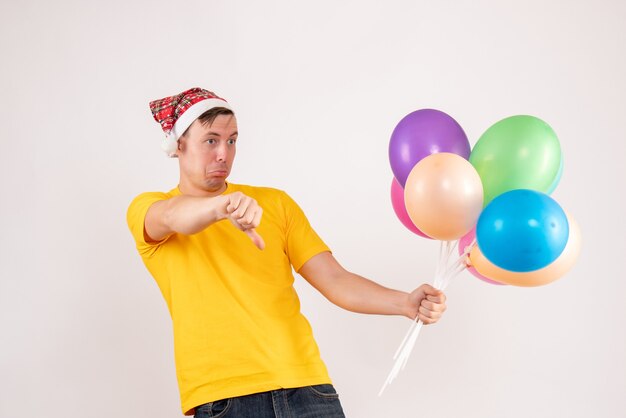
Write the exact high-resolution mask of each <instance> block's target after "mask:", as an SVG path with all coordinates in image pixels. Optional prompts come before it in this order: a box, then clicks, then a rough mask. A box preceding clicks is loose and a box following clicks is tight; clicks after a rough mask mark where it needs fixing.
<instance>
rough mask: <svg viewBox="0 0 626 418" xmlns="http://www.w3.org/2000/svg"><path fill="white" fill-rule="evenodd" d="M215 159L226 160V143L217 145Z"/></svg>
mask: <svg viewBox="0 0 626 418" xmlns="http://www.w3.org/2000/svg"><path fill="white" fill-rule="evenodd" d="M215 157H216V159H217V161H219V162H222V161H226V145H224V144H222V145H220V146H219V147H217V154H216V156H215Z"/></svg>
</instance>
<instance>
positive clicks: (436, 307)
mask: <svg viewBox="0 0 626 418" xmlns="http://www.w3.org/2000/svg"><path fill="white" fill-rule="evenodd" d="M421 306H423V307H424V308H426V309H428V310H429V311H433V312H443V311H445V310H446V305H444V304H442V303H433V302H429V301H427V300H422V304H421Z"/></svg>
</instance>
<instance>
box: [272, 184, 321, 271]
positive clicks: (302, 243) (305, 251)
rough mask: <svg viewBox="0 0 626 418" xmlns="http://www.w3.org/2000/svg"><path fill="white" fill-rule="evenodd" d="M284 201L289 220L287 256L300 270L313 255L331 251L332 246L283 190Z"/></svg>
mask: <svg viewBox="0 0 626 418" xmlns="http://www.w3.org/2000/svg"><path fill="white" fill-rule="evenodd" d="M282 201H283V206H284V209H285V216H286V222H287V229H286V231H287V233H286V235H287V240H286V242H287V257H289V260H290V261H291V264H292V265H293V268H294V270H296V271H299V270H300V268H302V266H303V265H304V263H306V262H307V261H309V259H311V257H313V256H314V255H317V254H319V253H322V252H324V251H330V248H328V246H327V245H326V244H325V243H324V241H322V239H321V238H320V237H319V235H317V233H316V232H315V230H314V229H313V228H312V227H311V224H310V223H309V220H308V219H307V217H306V216H305V215H304V212H303V211H302V209H301V208H300V206H298V204H297V203H296V202H295V201H294V200H293V199H292V198H291V197H290V196H289V195H288V194H287V193H284V192H283V199H282Z"/></svg>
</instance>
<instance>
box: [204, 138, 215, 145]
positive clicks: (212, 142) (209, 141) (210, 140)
mask: <svg viewBox="0 0 626 418" xmlns="http://www.w3.org/2000/svg"><path fill="white" fill-rule="evenodd" d="M206 142H207V143H209V144H215V139H207V140H206Z"/></svg>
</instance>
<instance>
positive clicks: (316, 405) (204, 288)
mask: <svg viewBox="0 0 626 418" xmlns="http://www.w3.org/2000/svg"><path fill="white" fill-rule="evenodd" d="M150 108H151V111H152V114H153V116H154V118H155V120H156V121H157V122H159V123H160V124H161V127H162V128H163V130H164V131H165V133H166V141H165V143H164V145H163V148H164V150H165V151H166V153H167V154H168V155H169V156H170V157H177V158H178V162H179V166H180V179H179V182H178V186H177V187H176V188H174V189H172V190H170V191H169V192H167V193H161V192H151V193H143V194H141V195H139V196H137V197H136V198H135V199H134V200H133V202H132V203H131V205H130V207H129V208H128V214H127V221H128V226H129V228H130V230H131V233H132V235H133V237H134V239H135V242H136V245H137V250H138V251H139V253H140V255H141V257H142V259H143V262H144V263H145V265H146V267H147V268H148V270H149V271H150V273H151V274H152V276H153V277H154V279H155V280H156V282H157V284H158V285H159V288H160V289H161V292H162V294H163V297H164V298H165V300H166V302H167V305H168V308H169V311H170V314H171V317H172V321H173V330H174V348H175V360H176V371H177V377H178V385H179V389H180V396H181V402H182V411H183V413H184V414H185V415H192V414H195V416H196V417H205V416H206V417H208V416H220V417H221V416H224V417H254V418H264V417H287V416H289V417H343V416H344V415H343V411H342V408H341V404H340V402H339V397H338V395H337V393H336V392H335V390H334V388H333V386H332V382H331V379H330V378H329V376H328V372H327V370H326V366H325V365H324V363H323V362H322V360H321V358H320V353H319V350H318V347H317V344H316V343H315V341H314V339H313V334H312V330H311V327H310V325H309V323H308V321H307V320H306V318H305V317H304V316H303V315H302V314H301V313H300V303H299V299H298V296H297V294H296V292H295V290H294V287H293V281H294V278H293V275H292V267H293V269H294V270H295V271H296V272H298V273H299V274H300V275H302V276H303V277H304V278H305V279H306V280H307V281H308V282H309V283H310V284H311V285H312V286H313V287H315V288H316V289H317V290H318V291H320V292H321V293H322V294H323V295H324V296H325V297H326V298H327V299H328V300H330V301H331V302H333V303H334V304H336V305H338V306H340V307H342V308H344V309H347V310H350V311H353V312H360V313H369V314H382V315H403V316H406V317H407V318H410V319H414V318H415V316H416V315H417V316H419V318H420V319H421V320H422V321H423V322H424V323H425V324H430V323H434V322H436V321H437V320H438V319H439V318H440V317H441V314H442V313H443V311H444V310H445V308H446V307H445V295H444V294H443V293H441V292H440V291H438V290H435V289H434V288H432V287H431V286H429V285H427V284H424V285H422V286H420V287H418V288H417V289H416V290H414V291H413V292H411V293H405V292H402V291H398V290H392V289H388V288H385V287H383V286H380V285H378V284H376V283H374V282H372V281H370V280H368V279H365V278H363V277H361V276H358V275H356V274H354V273H351V272H349V271H346V270H345V269H344V268H343V267H342V266H341V265H340V264H339V263H338V262H337V261H336V260H335V258H334V257H333V255H332V254H331V252H330V250H329V248H328V247H327V246H326V245H325V244H324V242H323V241H322V240H321V239H320V237H319V236H318V235H317V234H316V233H315V231H314V230H313V229H312V228H311V225H310V224H309V222H308V220H307V218H306V217H305V215H304V213H303V212H302V210H301V209H300V208H299V207H298V205H297V204H296V203H295V202H294V201H293V200H292V199H291V198H290V197H289V196H288V195H287V194H286V193H285V192H282V191H280V190H276V189H271V188H265V187H253V186H244V185H236V184H233V183H229V182H227V181H226V179H227V177H228V175H229V174H230V170H231V168H232V164H233V160H234V158H235V150H236V144H237V136H238V133H237V120H236V118H235V115H234V113H233V112H232V109H231V108H230V105H229V104H228V103H227V102H226V101H225V100H224V99H222V98H220V97H218V96H216V95H215V94H214V93H212V92H209V91H207V90H204V89H200V88H193V89H190V90H187V91H185V92H183V93H181V94H178V95H176V96H172V97H167V98H165V99H161V100H156V101H154V102H151V103H150Z"/></svg>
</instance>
